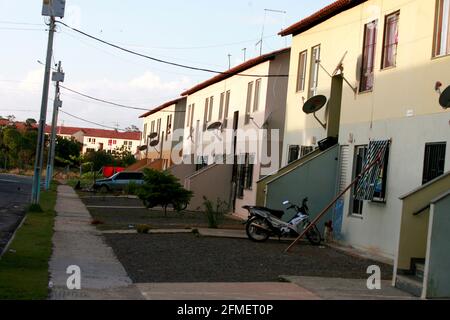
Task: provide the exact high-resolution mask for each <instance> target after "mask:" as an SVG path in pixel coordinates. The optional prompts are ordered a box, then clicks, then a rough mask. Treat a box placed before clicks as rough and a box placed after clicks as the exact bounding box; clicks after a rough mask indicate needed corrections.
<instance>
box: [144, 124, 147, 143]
mask: <svg viewBox="0 0 450 320" xmlns="http://www.w3.org/2000/svg"><path fill="white" fill-rule="evenodd" d="M144 141H145V142H146V143H147V124H144Z"/></svg>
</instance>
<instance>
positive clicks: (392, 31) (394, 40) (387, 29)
mask: <svg viewBox="0 0 450 320" xmlns="http://www.w3.org/2000/svg"><path fill="white" fill-rule="evenodd" d="M399 20H400V11H397V12H394V13H392V14H389V15H387V16H386V19H385V22H384V39H383V58H382V60H381V69H385V68H390V67H395V66H396V65H397V47H398V23H399Z"/></svg>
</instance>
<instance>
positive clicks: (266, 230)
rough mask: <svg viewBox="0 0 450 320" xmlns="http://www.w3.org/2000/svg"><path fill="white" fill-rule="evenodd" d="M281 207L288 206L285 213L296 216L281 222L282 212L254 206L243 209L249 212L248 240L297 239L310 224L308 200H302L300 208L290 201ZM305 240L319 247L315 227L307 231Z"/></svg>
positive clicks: (317, 230)
mask: <svg viewBox="0 0 450 320" xmlns="http://www.w3.org/2000/svg"><path fill="white" fill-rule="evenodd" d="M283 205H285V206H288V207H287V209H286V210H287V211H288V210H295V211H296V215H294V217H293V218H292V219H291V220H289V222H285V221H283V220H282V217H283V216H284V214H285V212H284V211H280V210H273V209H269V208H264V207H255V206H244V207H243V208H244V209H246V210H248V212H249V218H248V220H247V222H246V223H245V224H246V228H245V229H246V232H247V236H248V237H249V239H250V240H252V241H255V242H264V241H266V240H267V239H269V238H270V237H271V236H275V237H278V238H282V237H283V238H287V237H298V236H299V235H300V234H301V233H302V231H303V230H305V229H306V228H307V227H308V226H309V225H310V224H311V221H310V219H309V208H308V198H305V199H303V202H302V206H301V207H299V206H298V205H296V204H293V203H291V202H290V201H285V202H283ZM306 238H307V239H308V240H309V242H310V243H311V244H313V245H319V244H320V243H321V242H322V236H321V234H320V231H319V229H318V228H317V226H313V227H312V228H310V229H309V231H308V232H307V233H306Z"/></svg>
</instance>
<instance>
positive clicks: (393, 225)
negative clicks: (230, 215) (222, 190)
mask: <svg viewBox="0 0 450 320" xmlns="http://www.w3.org/2000/svg"><path fill="white" fill-rule="evenodd" d="M449 18H450V1H448V0H426V1H425V0H417V1H410V0H339V1H335V2H334V3H332V4H331V5H329V6H327V7H325V8H323V9H321V10H320V11H318V12H316V13H314V14H312V15H311V16H309V17H307V18H305V19H303V20H301V21H299V22H298V23H296V24H294V25H292V26H290V27H288V28H286V29H285V30H283V31H282V32H281V33H280V34H281V35H282V36H289V35H292V49H291V59H290V72H289V73H290V75H291V76H290V78H289V84H288V94H287V111H286V127H285V135H284V151H283V165H288V163H289V162H290V161H295V159H296V158H297V156H298V157H299V155H298V153H296V150H298V149H299V148H302V147H313V148H316V147H317V146H318V142H319V141H321V140H322V139H324V138H327V137H338V142H339V147H338V149H336V147H335V148H333V151H332V152H335V153H336V155H337V157H336V159H338V160H339V161H334V160H333V159H332V157H330V159H329V161H328V162H323V164H326V165H327V166H328V167H334V168H336V170H335V171H336V174H335V175H336V177H335V178H336V179H335V183H331V184H330V185H328V189H330V188H331V189H333V192H330V190H325V189H327V185H322V188H323V191H322V192H324V193H327V194H338V193H339V192H340V191H344V190H345V187H346V186H348V185H350V183H351V182H352V180H354V179H355V178H357V177H358V175H359V174H360V173H361V171H362V170H363V168H365V167H367V165H368V163H369V162H370V161H372V160H374V159H376V156H377V155H381V160H382V164H381V165H377V166H376V168H377V171H375V170H374V171H371V172H372V173H374V172H375V174H374V176H373V177H369V178H368V179H367V180H365V178H364V179H360V180H364V181H363V182H361V181H360V182H359V183H358V184H357V185H356V186H355V187H353V188H351V190H350V192H347V193H346V194H345V196H344V197H343V198H342V199H343V200H342V201H340V202H338V205H337V206H336V208H335V209H334V211H333V212H332V217H333V220H334V222H335V230H336V232H337V233H338V234H339V237H340V240H341V241H342V242H343V243H345V244H348V245H351V246H353V247H356V248H360V249H363V250H365V251H367V252H369V253H371V254H373V255H374V256H381V257H384V258H387V259H390V261H395V270H396V273H397V271H402V272H412V271H414V270H413V269H414V268H413V267H412V266H413V265H414V263H413V262H414V261H415V260H417V259H419V260H421V259H423V260H424V261H425V258H426V257H425V253H426V251H427V242H426V238H427V237H432V235H431V234H428V233H423V232H422V233H421V232H420V231H423V230H428V229H427V228H428V219H429V217H430V215H429V214H427V213H426V212H425V213H422V212H423V211H424V210H420V209H421V208H417V207H414V206H410V207H408V208H409V209H405V203H404V201H406V200H407V199H410V198H411V197H414V196H415V195H417V194H420V195H421V201H416V202H414V203H415V205H416V206H417V205H423V206H427V205H428V206H430V203H431V204H433V203H436V206H437V204H438V203H439V204H442V203H444V201H443V200H440V199H444V198H445V196H442V197H441V198H438V196H439V193H444V191H445V190H447V191H448V190H449V189H450V182H449V179H448V174H447V175H445V172H448V171H449V170H450V152H449V143H450V125H449V123H450V113H449V110H445V109H443V108H442V107H441V106H440V105H439V94H440V86H441V85H443V87H442V89H444V88H445V87H447V86H448V85H450V73H448V72H445V71H444V70H447V69H449V68H450V55H449V54H450V41H449V39H450V31H449V30H450V28H449ZM333 81H334V82H333ZM339 81H340V83H339ZM332 83H335V86H334V87H333V85H332ZM336 89H337V90H336ZM333 90H334V95H335V98H336V96H337V95H339V97H338V99H334V100H333V99H332V96H333ZM330 92H331V96H330ZM317 95H325V96H326V97H329V98H330V103H331V102H333V103H335V102H336V101H337V100H340V103H338V104H337V105H339V107H338V108H335V106H334V105H331V106H330V104H328V105H327V106H325V108H323V109H322V110H320V111H318V112H316V113H315V114H305V113H304V112H303V110H302V107H303V103H302V101H307V100H308V99H310V98H311V97H314V96H317ZM331 100H333V101H331ZM336 111H338V113H336ZM333 112H334V113H336V114H335V115H334V116H332V117H331V118H330V113H333ZM323 124H325V126H322V125H323ZM380 146H381V147H380ZM377 148H378V149H377ZM292 150H293V151H292ZM377 150H382V152H381V153H378V152H377ZM328 152H331V151H328ZM315 156H318V154H316V155H315ZM315 156H313V157H312V160H311V159H307V160H305V161H304V163H303V164H302V166H303V167H304V168H305V167H311V166H312V167H313V166H314V161H316V160H314V159H317V157H315ZM322 158H324V157H323V155H322ZM299 170H303V169H299ZM315 170H316V171H311V172H310V173H311V174H312V175H315V176H316V177H318V178H317V180H318V181H320V179H322V178H324V177H322V176H321V172H320V166H316V169H315ZM283 175H284V176H289V173H286V172H283ZM329 175H330V176H333V173H332V172H331V171H330V173H329ZM299 176H300V175H299ZM363 177H365V176H363ZM304 178H305V179H306V180H304V181H303V183H308V181H310V180H307V179H308V177H306V176H305V175H304ZM290 183H291V184H289V183H286V184H284V185H283V186H284V188H285V190H284V191H285V194H286V195H287V194H291V195H293V192H290V188H287V187H286V186H293V185H292V182H290ZM298 183H302V181H298ZM422 185H423V187H422ZM417 188H420V189H417ZM422 188H424V189H425V190H434V191H433V192H428V193H426V192H422V190H423V189H422ZM316 189H317V188H315V189H314V190H316ZM413 190H418V191H414V192H412V191H413ZM411 192H412V193H411ZM405 195H406V196H405ZM265 197H266V198H265V199H264V201H265V203H270V199H268V198H267V197H268V195H267V194H266V195H265ZM433 197H435V198H437V199H439V200H435V199H433ZM332 198H333V197H329V202H331V200H332ZM400 198H402V199H400ZM433 201H434V202H433ZM441 207H444V205H441ZM322 209H323V207H322V208H315V211H316V212H320V211H321V210H322ZM405 210H406V211H405ZM414 210H416V211H420V212H421V213H422V214H421V215H420V217H416V216H414V215H413V214H414V213H416V215H417V212H414ZM425 211H426V210H425ZM405 212H406V213H405ZM435 216H436V214H435ZM438 216H439V215H438ZM440 217H441V216H440ZM442 217H444V216H442ZM430 219H431V218H430ZM439 219H441V218H439ZM411 220H412V221H413V222H412V221H411ZM418 221H421V222H418ZM414 224H419V225H420V227H418V228H415V229H414ZM409 228H412V229H409ZM405 230H406V231H405ZM407 230H416V231H418V232H413V233H412V234H411V233H409V235H408V236H407V234H408V232H407ZM430 230H431V229H430ZM402 234H403V235H404V236H402ZM447 234H448V233H447ZM442 235H443V234H442V233H441V234H440V236H441V237H442ZM444 237H445V236H444ZM446 239H447V245H446V248H447V250H448V249H450V248H449V247H448V243H450V241H449V239H448V236H447V238H446ZM441 244H442V242H441ZM405 246H406V247H405ZM411 247H413V248H411ZM399 252H402V255H401V257H400V258H399ZM405 252H406V253H405ZM446 259H447V262H448V260H449V257H448V255H447V258H446ZM430 263H431V262H430V261H427V264H430ZM447 289H448V288H447Z"/></svg>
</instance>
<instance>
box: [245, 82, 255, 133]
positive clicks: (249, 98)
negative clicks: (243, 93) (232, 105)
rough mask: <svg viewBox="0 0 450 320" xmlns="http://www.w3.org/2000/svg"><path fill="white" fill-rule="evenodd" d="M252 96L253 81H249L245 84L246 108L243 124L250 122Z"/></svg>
mask: <svg viewBox="0 0 450 320" xmlns="http://www.w3.org/2000/svg"><path fill="white" fill-rule="evenodd" d="M252 96H253V81H252V82H249V83H248V86H247V104H246V108H245V124H249V123H250V113H251V107H252Z"/></svg>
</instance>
